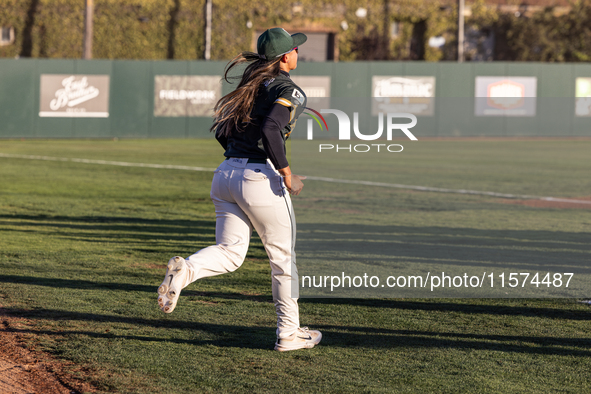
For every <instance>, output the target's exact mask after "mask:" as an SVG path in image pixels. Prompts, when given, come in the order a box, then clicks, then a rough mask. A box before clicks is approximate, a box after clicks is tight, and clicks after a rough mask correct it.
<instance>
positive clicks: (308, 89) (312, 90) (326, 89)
mask: <svg viewBox="0 0 591 394" xmlns="http://www.w3.org/2000/svg"><path fill="white" fill-rule="evenodd" d="M291 79H292V81H293V82H294V83H295V84H296V85H298V86H299V87H300V88H302V90H303V91H304V93H305V94H306V97H307V98H308V100H307V103H306V106H308V107H310V108H315V109H320V108H330V77H329V76H292V77H291Z"/></svg>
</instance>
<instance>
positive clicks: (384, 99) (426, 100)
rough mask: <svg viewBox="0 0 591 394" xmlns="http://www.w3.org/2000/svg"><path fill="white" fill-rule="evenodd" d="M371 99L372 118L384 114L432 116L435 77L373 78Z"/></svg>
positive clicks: (433, 110)
mask: <svg viewBox="0 0 591 394" xmlns="http://www.w3.org/2000/svg"><path fill="white" fill-rule="evenodd" d="M372 97H373V100H372V106H371V107H372V110H371V112H372V115H374V116H375V115H378V114H379V113H386V112H407V113H410V114H415V115H424V116H433V114H434V112H435V103H434V100H435V99H434V97H435V77H402V76H391V77H388V76H374V77H373V78H372Z"/></svg>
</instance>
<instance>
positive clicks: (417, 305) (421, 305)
mask: <svg viewBox="0 0 591 394" xmlns="http://www.w3.org/2000/svg"><path fill="white" fill-rule="evenodd" d="M0 283H14V284H26V285H34V286H47V287H53V288H57V289H62V288H68V289H81V290H91V289H99V290H100V289H105V290H115V291H125V292H130V291H139V292H146V293H153V294H156V289H157V288H158V286H159V285H160V283H155V284H153V285H141V284H135V283H118V282H94V281H88V280H79V279H59V278H45V277H33V276H19V275H2V274H0ZM238 285H239V283H238V284H237V286H238ZM181 297H206V298H213V299H215V298H221V299H228V300H244V301H254V302H264V303H269V302H271V301H272V299H271V297H270V296H268V295H249V294H241V293H238V292H237V293H228V292H216V291H196V290H190V289H185V290H183V292H182V294H181ZM181 302H182V298H181ZM299 303H300V304H319V305H326V306H330V305H348V306H360V307H369V308H387V309H392V310H397V309H398V310H420V311H435V312H459V313H464V314H468V315H472V314H477V315H499V316H525V317H539V318H546V319H559V320H583V321H584V320H591V313H589V312H587V311H577V310H570V309H568V308H564V309H561V308H540V307H529V306H512V305H490V304H465V303H453V302H441V301H439V300H437V299H435V300H434V301H400V300H396V299H371V298H367V299H359V298H304V299H300V301H299Z"/></svg>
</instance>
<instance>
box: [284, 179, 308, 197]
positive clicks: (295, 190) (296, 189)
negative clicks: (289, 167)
mask: <svg viewBox="0 0 591 394" xmlns="http://www.w3.org/2000/svg"><path fill="white" fill-rule="evenodd" d="M283 179H284V181H285V187H286V188H287V191H288V192H289V194H291V195H293V196H297V195H298V194H300V192H301V191H302V189H303V188H304V182H302V180H303V179H306V176H304V175H295V174H291V175H290V176H286V177H285V178H283Z"/></svg>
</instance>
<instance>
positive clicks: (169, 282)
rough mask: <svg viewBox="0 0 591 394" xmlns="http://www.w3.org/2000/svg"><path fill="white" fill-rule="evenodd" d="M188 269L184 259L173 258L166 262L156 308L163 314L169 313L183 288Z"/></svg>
mask: <svg viewBox="0 0 591 394" xmlns="http://www.w3.org/2000/svg"><path fill="white" fill-rule="evenodd" d="M188 271H189V268H188V267H187V262H186V261H185V259H184V258H182V257H180V256H176V257H173V258H172V259H170V260H169V261H168V267H167V269H166V276H164V280H163V281H162V284H161V285H160V287H158V306H159V307H160V309H162V312H164V313H171V312H172V311H173V310H174V308H175V307H176V303H177V301H178V299H179V296H180V295H181V290H182V289H183V287H185V282H186V278H187V274H188Z"/></svg>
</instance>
